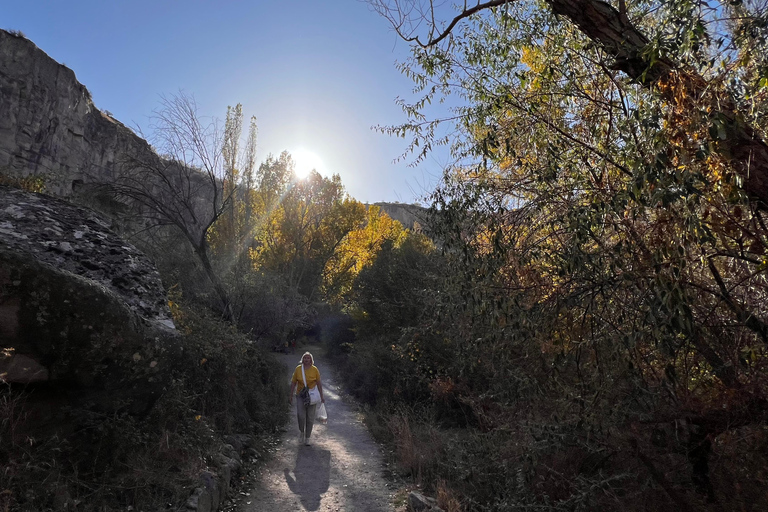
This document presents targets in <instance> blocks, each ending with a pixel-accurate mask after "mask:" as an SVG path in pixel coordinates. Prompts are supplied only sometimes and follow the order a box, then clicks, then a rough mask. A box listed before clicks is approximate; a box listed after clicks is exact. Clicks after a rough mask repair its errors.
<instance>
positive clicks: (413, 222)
mask: <svg viewBox="0 0 768 512" xmlns="http://www.w3.org/2000/svg"><path fill="white" fill-rule="evenodd" d="M374 206H378V207H379V208H381V211H382V212H384V213H386V214H387V215H389V216H390V217H391V218H392V219H394V220H396V221H398V222H400V224H402V225H403V227H405V228H407V229H416V228H417V226H418V227H419V228H421V229H423V227H424V225H425V224H426V222H427V220H426V219H427V209H426V208H424V207H423V206H419V205H416V204H405V203H374Z"/></svg>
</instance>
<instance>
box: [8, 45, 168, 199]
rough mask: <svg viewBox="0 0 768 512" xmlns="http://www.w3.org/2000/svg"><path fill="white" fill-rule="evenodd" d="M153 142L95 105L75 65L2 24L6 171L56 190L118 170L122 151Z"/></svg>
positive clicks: (72, 190)
mask: <svg viewBox="0 0 768 512" xmlns="http://www.w3.org/2000/svg"><path fill="white" fill-rule="evenodd" d="M129 154H130V155H134V156H136V157H141V158H142V159H143V160H145V161H149V160H152V159H157V158H158V157H157V155H156V154H155V153H154V151H152V148H151V147H150V146H149V144H148V143H147V142H146V141H145V140H144V139H142V138H141V137H139V136H137V135H136V134H135V133H133V131H131V130H130V129H129V128H127V127H126V126H124V125H123V124H122V123H120V122H119V121H117V120H115V119H114V118H113V117H112V116H111V115H110V114H108V113H107V112H105V111H101V110H99V109H98V108H96V107H95V106H94V104H93V101H91V95H90V93H89V92H88V90H87V89H86V88H85V86H83V85H82V84H81V83H80V82H78V81H77V78H76V77H75V73H74V72H73V71H72V70H71V69H69V68H67V67H66V66H64V65H62V64H59V63H58V62H56V61H55V60H53V59H52V58H50V57H49V56H48V55H47V54H46V53H45V52H43V51H42V50H41V49H39V48H38V47H37V46H35V44H34V43H33V42H32V41H29V40H28V39H26V38H24V37H23V36H21V35H16V34H12V33H10V32H7V31H5V30H0V174H6V175H9V176H13V177H17V178H24V177H29V176H36V177H40V178H43V179H44V180H45V185H46V191H47V192H48V193H50V194H52V195H55V196H58V197H69V196H72V195H77V194H78V193H79V192H80V191H79V190H78V189H79V188H81V187H86V188H87V186H88V184H89V183H100V182H108V181H110V180H112V179H113V178H114V174H115V172H116V167H117V166H119V165H120V158H122V155H129Z"/></svg>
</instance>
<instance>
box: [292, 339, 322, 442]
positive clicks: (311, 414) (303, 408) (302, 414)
mask: <svg viewBox="0 0 768 512" xmlns="http://www.w3.org/2000/svg"><path fill="white" fill-rule="evenodd" d="M302 368H304V375H305V376H306V378H307V387H309V389H312V388H314V387H315V386H317V390H318V391H320V402H322V403H325V396H324V395H323V383H322V382H320V370H318V369H317V367H316V366H315V358H314V357H312V354H310V353H309V352H304V355H303V356H301V364H299V366H297V367H296V369H295V370H294V371H293V377H291V396H290V397H289V398H288V403H289V404H293V397H294V396H296V397H297V398H296V417H297V418H298V420H299V431H300V432H301V434H300V435H299V442H303V443H304V444H305V445H307V446H309V436H311V435H312V425H314V423H315V410H316V409H317V404H314V405H304V400H302V398H301V397H300V396H298V395H299V393H301V390H302V389H304V379H303V377H302V375H301V369H302ZM305 427H306V428H305Z"/></svg>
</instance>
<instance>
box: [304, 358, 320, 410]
mask: <svg viewBox="0 0 768 512" xmlns="http://www.w3.org/2000/svg"><path fill="white" fill-rule="evenodd" d="M301 379H302V380H303V381H304V387H305V388H307V389H308V390H309V405H315V404H317V403H319V402H320V390H319V389H317V385H315V387H313V388H310V387H307V376H306V375H305V374H304V365H303V364H302V365H301Z"/></svg>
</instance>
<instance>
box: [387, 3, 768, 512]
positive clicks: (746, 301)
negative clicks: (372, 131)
mask: <svg viewBox="0 0 768 512" xmlns="http://www.w3.org/2000/svg"><path fill="white" fill-rule="evenodd" d="M378 5H379V7H381V4H378ZM398 5H401V6H403V5H405V4H403V3H399V4H398ZM409 5H413V4H409ZM542 5H543V6H545V7H546V8H542ZM419 12H420V11H410V13H409V12H406V11H403V10H397V9H394V10H388V11H386V14H387V15H388V16H389V17H390V19H391V20H393V21H394V22H395V25H396V27H397V28H398V29H399V30H400V31H401V33H403V34H404V35H406V36H407V37H411V36H413V35H414V34H413V33H412V32H410V26H409V25H407V21H408V20H409V19H410V20H415V19H416V18H414V17H412V16H411V15H415V14H419ZM424 12H427V14H428V15H429V16H432V13H434V14H435V17H433V18H427V19H426V20H425V21H426V25H427V26H428V27H430V28H432V29H433V32H432V33H431V34H429V33H428V34H427V39H422V40H419V41H416V40H414V42H416V44H415V45H414V47H413V58H412V59H411V60H410V61H409V62H408V63H407V64H406V65H404V66H403V69H404V71H405V72H406V73H407V74H408V75H409V76H411V77H412V78H413V80H414V81H415V83H416V85H417V89H418V90H419V91H421V92H422V94H423V96H422V97H421V98H419V99H417V101H416V102H414V103H413V104H412V105H404V108H405V111H406V112H407V113H408V114H409V116H410V122H408V123H406V124H404V125H402V126H399V127H394V128H392V129H391V131H392V132H393V133H396V134H398V135H403V134H406V133H411V134H413V135H414V139H415V142H417V143H418V147H420V148H424V147H427V148H429V147H430V145H431V144H432V143H434V142H435V139H434V137H433V135H432V134H433V133H434V126H435V123H434V122H431V121H428V120H427V118H426V114H425V113H424V109H425V107H426V106H427V105H429V104H430V103H435V102H437V101H440V100H441V99H444V96H445V95H447V94H455V95H456V96H458V97H459V98H460V99H461V100H462V101H463V103H462V104H461V105H459V106H458V107H456V108H455V109H454V112H453V116H452V117H453V119H455V120H457V121H456V139H455V140H454V141H453V146H452V148H453V151H454V154H455V155H456V156H457V157H458V158H459V159H460V160H461V162H462V164H463V165H461V166H456V167H455V168H453V169H449V170H447V171H446V173H445V175H444V179H443V182H442V183H441V184H440V186H439V187H438V188H437V190H436V191H435V193H434V194H433V197H432V199H433V202H434V205H433V209H432V210H433V214H434V215H433V218H434V219H435V222H436V223H435V225H434V226H433V229H434V230H435V233H436V236H437V238H438V240H439V245H440V247H441V248H442V249H443V251H444V254H445V256H446V258H447V259H446V261H447V263H446V268H447V275H448V276H449V277H447V278H446V279H445V280H444V282H443V284H442V287H441V294H440V297H439V299H438V304H437V306H436V307H435V309H434V311H436V312H438V313H439V315H434V314H433V315H432V316H433V317H435V316H437V319H435V318H426V317H425V318H422V322H421V325H420V326H419V328H418V329H415V330H414V333H413V335H412V336H411V339H410V340H404V342H403V343H401V346H407V347H415V348H419V349H420V350H418V351H417V350H416V349H415V348H413V349H412V350H411V351H410V352H409V353H408V356H409V357H416V358H419V357H421V356H419V354H424V353H427V354H429V355H427V356H425V357H423V359H422V365H423V366H424V367H428V368H429V369H430V370H431V371H433V372H434V375H437V376H440V375H447V376H450V377H451V378H452V379H453V381H452V383H451V385H450V386H445V385H443V384H445V379H441V378H440V377H433V378H432V379H431V383H430V386H431V388H432V389H433V390H435V397H434V398H435V399H437V398H441V399H444V398H446V396H448V397H452V399H453V400H454V401H457V402H459V403H461V404H465V405H468V406H469V407H470V412H469V413H467V412H466V411H465V410H463V409H462V413H464V414H465V416H467V417H469V418H470V424H471V425H476V426H477V428H478V429H482V430H483V431H484V432H503V433H504V434H505V435H506V434H507V433H508V432H510V431H511V432H514V433H515V436H514V437H517V438H523V437H526V438H528V439H532V440H535V443H530V444H528V445H526V446H525V450H524V451H525V453H521V452H519V451H518V447H516V446H514V445H512V444H511V443H503V445H502V446H499V445H498V444H497V445H494V453H496V452H504V453H506V454H507V460H518V459H516V457H518V456H519V457H520V459H519V461H520V463H519V464H518V465H515V464H513V467H512V468H511V470H512V471H519V473H518V474H530V475H531V476H530V480H525V479H524V478H523V479H522V480H525V482H524V483H521V485H520V486H519V487H518V488H517V490H516V493H517V494H514V493H506V494H505V491H503V490H502V491H499V490H498V489H494V488H492V486H490V485H489V486H488V487H483V482H481V481H479V478H478V477H476V476H474V475H473V476H471V479H472V480H471V481H468V482H466V483H461V480H460V479H455V480H454V481H453V483H454V485H456V486H457V487H459V488H463V489H465V490H466V492H476V491H472V489H480V488H483V489H487V490H488V492H490V493H494V492H499V493H500V494H499V495H496V496H495V498H494V499H493V500H491V501H492V502H495V503H515V504H516V505H517V506H520V507H521V508H523V507H525V506H531V507H532V508H535V506H540V505H547V506H553V508H556V506H559V507H562V508H564V509H574V508H579V506H581V507H583V508H585V509H601V508H602V509H609V508H624V509H629V508H631V507H633V506H634V507H638V508H640V509H642V508H649V507H650V506H651V504H653V507H658V508H660V509H665V508H668V509H672V508H675V509H699V508H702V509H703V508H706V507H708V506H711V507H712V508H713V509H714V508H717V507H718V506H719V505H707V502H708V501H709V502H710V503H714V502H720V503H723V502H725V501H726V500H728V502H729V504H730V503H732V504H733V505H734V506H739V503H749V505H747V506H752V505H754V503H755V502H754V501H753V498H751V497H750V496H748V493H744V492H743V491H741V490H740V489H744V488H747V487H752V486H759V485H761V483H760V477H757V478H755V477H754V473H750V471H749V470H748V471H745V472H744V471H741V470H740V469H738V468H741V467H750V468H755V467H760V466H761V465H765V458H764V457H763V456H760V457H758V459H759V460H757V459H751V457H752V453H754V451H755V450H759V448H757V447H758V446H760V445H761V443H762V441H757V442H756V444H751V443H744V444H741V443H740V442H734V439H735V436H737V435H740V434H737V433H736V432H737V431H738V432H750V433H757V432H760V431H761V430H762V429H764V427H765V424H766V411H768V374H767V373H766V363H768V359H767V358H766V344H767V342H768V336H766V335H767V334H768V330H766V324H767V323H768V308H766V304H768V278H767V276H766V272H767V271H768V259H766V253H767V252H768V229H766V219H765V205H766V203H765V199H766V190H768V189H766V188H765V174H766V165H765V157H764V155H765V152H764V146H765V143H764V140H765V139H764V136H763V135H762V134H763V131H764V129H765V119H766V117H765V114H764V113H765V111H766V106H768V105H767V104H766V101H765V100H766V84H768V79H765V76H766V65H765V50H766V48H765V46H766V38H765V21H764V20H765V6H764V5H763V4H759V3H747V4H738V5H732V4H718V5H717V7H715V8H713V9H711V10H709V9H707V8H706V7H704V6H703V4H695V3H687V2H664V3H650V2H644V3H640V4H635V5H633V6H632V7H631V10H630V11H627V10H626V9H625V8H624V4H623V3H621V4H620V6H619V9H618V10H616V9H613V8H612V7H610V6H609V5H608V4H604V3H602V2H596V1H578V2H571V1H563V0H551V1H548V2H546V3H545V4H538V3H534V2H488V3H478V4H477V5H476V6H475V7H473V8H468V9H464V10H462V11H461V12H460V13H459V15H458V16H456V17H449V23H446V24H445V25H442V26H441V25H440V23H439V21H438V19H437V17H436V16H437V14H439V10H437V9H436V10H434V11H429V10H427V11H424ZM400 15H403V16H400ZM409 16H411V17H410V18H409ZM630 19H631V20H634V22H635V25H632V24H631V23H630V21H629V20H630ZM423 21H424V20H423ZM454 21H455V23H452V22H454ZM637 27H640V28H642V33H641V32H640V28H637ZM644 34H647V35H644ZM422 41H423V43H424V44H419V43H420V42H422ZM756 48H757V49H756ZM415 146H416V144H414V147H415ZM425 340H426V341H425ZM406 342H407V343H406ZM425 343H429V344H430V346H434V347H439V348H440V350H444V349H445V347H448V348H449V353H452V354H453V357H445V358H439V357H436V356H435V355H434V352H429V351H426V350H424V345H425ZM494 410H495V411H498V412H499V413H498V414H489V411H494ZM670 425H677V426H679V425H685V426H684V427H682V428H680V429H678V430H676V431H675V432H676V434H682V436H681V437H677V438H674V436H672V435H669V434H668V433H667V432H668V430H669V428H670ZM750 435H751V434H750ZM660 438H663V441H662V440H661V439H660ZM673 438H674V439H673ZM726 447H727V448H726ZM716 451H717V452H718V454H719V456H720V457H718V458H717V464H715V461H714V459H715V458H714V457H712V454H713V453H715V452H716ZM556 453H566V454H568V455H567V456H565V458H558V456H556V455H555V454H556ZM725 453H727V455H724V454H725ZM609 454H610V455H609ZM571 457H572V458H571ZM566 459H567V460H569V461H570V462H567V460H566ZM659 460H667V461H670V460H675V461H677V462H678V463H679V464H680V466H679V467H681V468H682V467H684V466H685V465H687V468H686V471H685V472H684V474H685V475H686V478H687V479H688V480H687V481H681V480H679V479H677V478H676V477H677V476H679V475H675V474H672V473H671V472H669V471H668V470H667V469H666V468H665V467H664V465H662V464H659V463H658V461H659ZM596 461H598V462H596ZM476 463H477V464H480V461H476ZM499 463H501V461H499ZM593 463H596V464H597V466H595V465H593ZM446 464H447V463H446ZM588 468H593V469H594V471H593V470H592V469H588ZM490 471H492V468H489V472H490ZM526 472H529V473H526ZM475 473H477V472H475ZM737 474H738V476H736V475H737ZM559 475H560V476H559ZM562 475H568V477H567V478H564V477H563V476H562ZM468 478H470V477H468ZM540 481H551V482H554V483H553V485H552V486H551V487H547V486H546V485H543V486H539V484H537V483H536V482H540ZM736 481H738V483H735V484H734V482H736ZM596 488H602V489H615V490H617V491H619V492H618V493H617V494H616V495H615V496H616V498H615V499H616V500H617V501H616V502H613V501H612V500H613V499H614V498H608V497H607V496H608V494H605V495H599V494H596V493H594V492H593V491H592V490H590V489H596ZM609 494H610V493H609ZM620 495H627V496H629V495H632V496H633V503H628V502H627V501H626V500H623V499H622V498H621V497H620ZM468 499H470V498H468ZM471 499H480V498H479V497H478V496H477V494H474V495H472V497H471ZM755 499H757V501H759V502H760V505H758V506H762V505H763V501H761V500H762V498H755Z"/></svg>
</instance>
